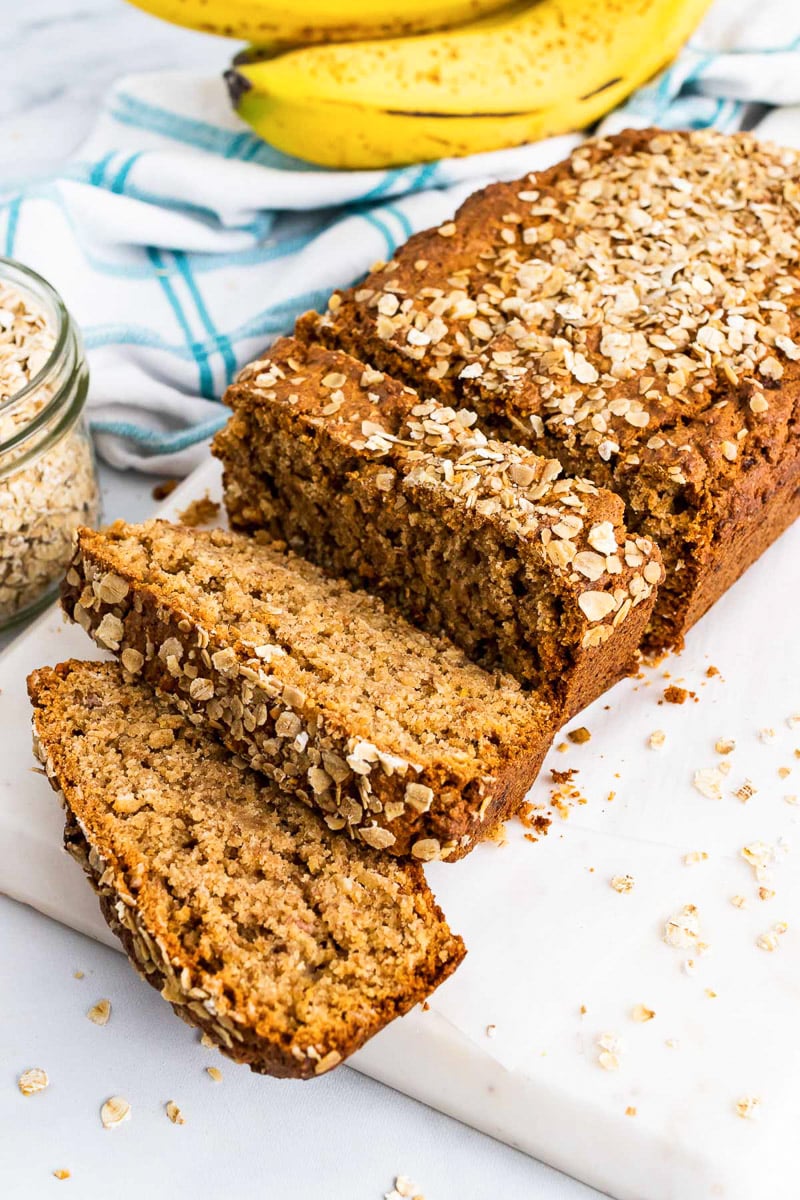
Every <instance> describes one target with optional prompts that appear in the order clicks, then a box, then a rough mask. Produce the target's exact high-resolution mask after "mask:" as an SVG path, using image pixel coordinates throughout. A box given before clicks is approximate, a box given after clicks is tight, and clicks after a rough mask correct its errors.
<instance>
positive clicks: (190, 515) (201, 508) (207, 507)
mask: <svg viewBox="0 0 800 1200" xmlns="http://www.w3.org/2000/svg"><path fill="white" fill-rule="evenodd" d="M220 507H221V506H220V505H219V504H218V503H217V501H216V500H211V499H210V498H209V496H208V494H207V493H206V495H205V496H202V497H201V498H200V499H199V500H192V502H191V504H187V506H186V508H185V509H184V510H183V512H179V513H178V521H179V522H180V523H181V525H188V526H189V527H190V528H191V529H195V528H196V527H197V526H198V525H209V524H210V523H211V522H212V521H213V520H214V518H215V517H216V516H217V515H218V514H219V510H220Z"/></svg>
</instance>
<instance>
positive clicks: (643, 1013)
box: [631, 1004, 656, 1025]
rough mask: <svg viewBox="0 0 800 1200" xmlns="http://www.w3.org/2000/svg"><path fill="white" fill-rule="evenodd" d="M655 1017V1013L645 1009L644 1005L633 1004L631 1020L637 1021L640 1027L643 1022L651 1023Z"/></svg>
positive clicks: (650, 1009)
mask: <svg viewBox="0 0 800 1200" xmlns="http://www.w3.org/2000/svg"><path fill="white" fill-rule="evenodd" d="M655 1015H656V1014H655V1011H654V1010H653V1009H652V1008H647V1006H646V1005H644V1004H634V1006H633V1008H632V1009H631V1020H632V1021H638V1022H639V1024H640V1025H643V1024H644V1022H645V1021H652V1019H653V1017H654V1016H655Z"/></svg>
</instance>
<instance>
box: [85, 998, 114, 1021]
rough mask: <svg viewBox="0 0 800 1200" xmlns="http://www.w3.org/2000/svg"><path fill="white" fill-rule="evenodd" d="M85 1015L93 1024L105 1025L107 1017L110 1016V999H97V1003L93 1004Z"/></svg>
mask: <svg viewBox="0 0 800 1200" xmlns="http://www.w3.org/2000/svg"><path fill="white" fill-rule="evenodd" d="M86 1015H87V1017H88V1018H89V1020H90V1021H93V1022H94V1024H95V1025H107V1024H108V1018H109V1017H110V1016H111V1001H110V1000H98V1001H97V1004H93V1005H92V1007H91V1008H90V1009H89V1011H88V1012H87V1014H86Z"/></svg>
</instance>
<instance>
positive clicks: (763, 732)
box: [758, 728, 775, 745]
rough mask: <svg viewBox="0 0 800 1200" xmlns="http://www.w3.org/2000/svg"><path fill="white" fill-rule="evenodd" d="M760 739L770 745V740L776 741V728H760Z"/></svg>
mask: <svg viewBox="0 0 800 1200" xmlns="http://www.w3.org/2000/svg"><path fill="white" fill-rule="evenodd" d="M758 740H759V741H760V742H764V743H765V744H766V745H769V743H770V742H774V741H775V730H774V729H769V728H767V729H759V731H758Z"/></svg>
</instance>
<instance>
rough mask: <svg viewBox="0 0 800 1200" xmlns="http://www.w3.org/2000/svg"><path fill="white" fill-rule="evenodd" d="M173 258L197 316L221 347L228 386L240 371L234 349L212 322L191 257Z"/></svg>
mask: <svg viewBox="0 0 800 1200" xmlns="http://www.w3.org/2000/svg"><path fill="white" fill-rule="evenodd" d="M173 258H174V259H175V263H176V265H177V268H178V271H179V272H180V274H181V276H182V278H183V280H184V283H185V284H186V286H187V288H188V289H189V293H190V295H191V297H192V299H193V300H194V305H195V308H196V309H197V315H198V316H199V317H200V320H201V321H202V323H203V328H204V329H205V331H206V333H209V334H211V336H212V338H213V339H214V341H215V342H216V344H217V345H218V346H219V350H220V353H221V354H222V358H223V361H224V363H225V384H226V386H227V384H229V383H230V382H231V380H232V379H233V377H234V375H235V374H236V371H237V369H238V363H237V362H236V355H235V354H234V352H233V347H232V346H231V343H230V341H229V340H228V338H227V336H226V335H225V334H224V333H220V332H219V330H218V329H217V327H216V326H215V324H214V322H213V321H212V320H211V315H210V313H209V311H208V309H207V307H206V302H205V300H204V299H203V297H202V295H201V292H200V289H199V288H198V286H197V283H196V282H195V279H194V277H193V275H192V271H191V267H190V266H189V256H188V255H186V254H184V253H183V252H182V251H180V250H175V251H174V252H173Z"/></svg>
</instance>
